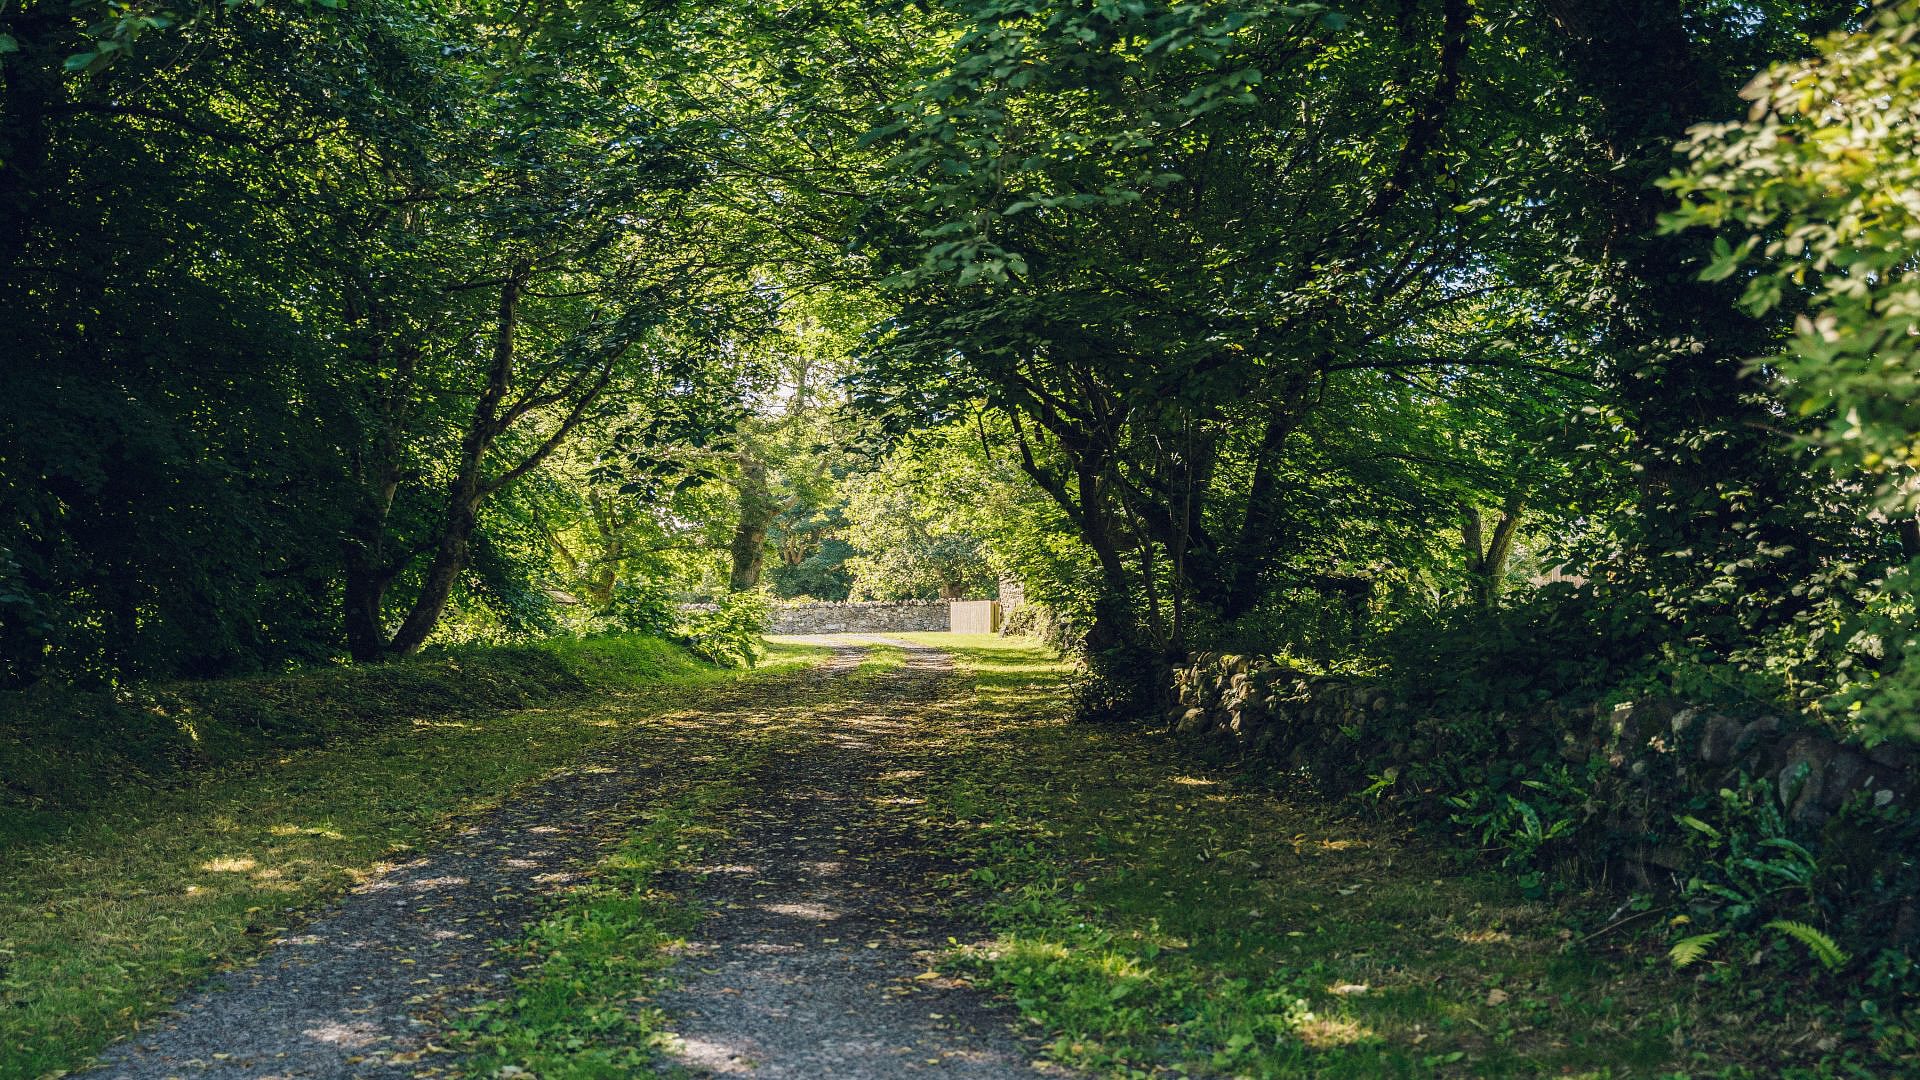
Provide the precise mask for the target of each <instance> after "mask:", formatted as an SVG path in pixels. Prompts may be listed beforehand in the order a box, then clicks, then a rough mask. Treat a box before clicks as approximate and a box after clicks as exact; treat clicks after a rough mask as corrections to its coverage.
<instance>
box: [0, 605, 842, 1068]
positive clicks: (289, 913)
mask: <svg viewBox="0 0 1920 1080" xmlns="http://www.w3.org/2000/svg"><path fill="white" fill-rule="evenodd" d="M550 649H551V653H550V655H552V656H553V657H556V658H557V660H558V662H559V663H560V664H563V665H564V670H566V671H567V672H569V673H571V675H572V677H573V679H574V680H575V682H576V684H577V687H578V689H576V690H573V691H568V692H566V693H564V694H562V695H560V697H561V700H560V702H559V703H557V704H539V705H527V706H525V707H519V708H507V709H502V708H499V707H496V706H494V705H492V704H490V703H487V702H484V701H482V702H477V703H469V704H465V705H462V704H458V702H459V701H460V700H462V699H461V697H460V694H459V692H458V691H457V690H453V691H447V692H446V693H445V694H443V695H442V696H441V697H439V698H437V699H436V700H437V701H439V703H440V704H439V706H437V707H436V711H433V712H426V711H425V710H420V709H415V710H413V712H414V715H412V716H411V717H410V718H409V719H406V720H404V721H398V722H392V723H386V724H381V725H374V726H368V727H366V728H364V729H363V730H362V733H361V734H359V735H357V736H345V735H343V736H341V737H339V738H336V739H334V740H332V741H329V742H326V743H323V744H321V745H316V746H305V747H300V748H295V749H288V750H282V751H277V752H268V753H257V754H253V755H251V756H247V757H244V758H241V759H239V760H238V761H236V762H234V763H232V764H229V765H226V766H224V767H214V768H207V769H202V770H198V771H195V772H193V773H189V774H185V775H184V776H182V777H181V778H180V782H179V783H178V784H177V785H176V786H173V787H168V788H160V789H155V788H143V787H139V786H133V785H127V786H122V787H120V788H117V789H115V790H112V791H109V792H105V793H103V794H101V795H100V796H98V797H97V798H95V799H93V800H91V802H90V805H87V806H86V807H85V808H84V809H79V810H73V811H67V812H63V813H60V814H57V815H52V816H48V817H43V819H42V820H41V822H40V823H39V828H38V833H39V835H40V837H41V839H39V840H38V841H37V842H33V843H18V842H16V843H13V844H10V845H9V846H8V847H7V848H6V849H5V850H4V852H0V1078H3V1080H25V1078H30V1077H37V1076H42V1075H45V1074H48V1073H51V1072H55V1071H57V1070H61V1069H68V1068H72V1067H74V1066H76V1065H77V1064H79V1063H81V1062H83V1061H84V1060H85V1059H86V1058H87V1057H88V1056H89V1055H90V1054H91V1053H93V1052H94V1051H95V1050H97V1049H98V1048H99V1047H100V1046H101V1045H102V1044H104V1043H106V1042H107V1041H109V1040H110V1039H112V1038H114V1037H116V1036H119V1035H122V1034H125V1033H127V1032H130V1031H133V1030H136V1029H137V1027H138V1025H139V1024H140V1023H141V1021H142V1020H143V1019H144V1018H146V1017H148V1016H150V1015H152V1014H153V1013H154V1012H155V1011H156V1010H158V1009H160V1008H162V1007H163V1006H165V1005H166V1004H167V1003H169V1002H171V1001H172V1000H173V999H174V998H176V997H177V996H178V995H179V994H180V993H181V992H183V991H184V990H186V989H187V988H188V987H189V986H191V985H193V984H194V983H196V982H197V981H199V980H200V979H201V978H203V977H204V976H205V975H206V974H207V973H208V972H209V971H211V970H213V969H215V968H217V967H219V966H222V965H225V964H230V963H233V962H235V961H237V960H240V959H242V958H244V957H247V956H249V955H251V954H253V953H255V952H257V951H258V949H259V948H260V946H261V944H262V943H263V942H264V941H265V940H267V939H268V938H269V937H270V936H271V935H272V934H273V933H274V932H275V931H276V930H278V929H281V928H284V927H285V926H287V925H288V924H289V922H290V921H291V920H292V919H293V918H294V917H295V916H296V914H297V913H298V912H299V911H300V910H301V909H304V908H307V907H310V906H312V905H314V904H315V903H317V902H320V901H324V900H326V899H329V898H331V897H333V896H336V895H338V894H339V893H341V892H342V891H344V890H345V889H347V888H349V887H351V886H352V885H353V884H354V883H355V882H357V881H360V880H363V879H364V878H365V877H366V876H367V875H369V874H371V873H373V872H375V871H376V870H377V869H378V867H379V866H380V865H381V864H382V863H383V861H385V860H390V859H392V858H393V857H394V856H396V855H398V854H399V853H401V852H405V851H407V850H409V849H411V848H415V847H418V846H420V845H421V844H423V843H426V842H428V841H429V840H430V839H431V838H432V837H433V836H435V835H436V834H437V833H438V832H439V831H440V830H442V829H444V828H446V827H447V826H448V825H449V824H450V822H451V821H452V820H453V819H455V818H457V817H458V816H461V815H464V814H468V813H472V812H475V811H478V810H482V809H485V808H486V807H488V806H491V805H494V804H496V803H497V802H499V801H500V800H502V799H503V798H504V797H506V796H507V795H508V793H510V792H511V791H512V790H513V789H514V788H515V787H516V786H517V785H520V784H524V783H527V782H530V781H533V780H535V779H537V778H538V777H540V776H541V775H543V774H545V773H547V772H549V771H551V770H553V769H555V768H557V767H559V766H561V765H563V764H565V763H567V762H569V761H571V760H573V759H574V758H576V757H578V756H579V755H580V754H581V753H582V752H583V751H585V750H586V749H587V748H589V747H590V746H592V745H593V744H595V743H598V742H600V741H602V740H605V739H607V738H610V737H612V736H615V735H617V734H621V733H623V732H630V731H633V730H637V729H640V728H644V727H645V725H647V724H648V723H649V721H650V719H651V718H652V717H653V716H655V715H657V714H658V713H659V712H660V711H662V710H663V709H664V708H666V707H668V706H671V705H673V704H675V703H676V702H679V701H683V700H684V698H685V697H686V693H685V692H686V690H687V689H688V688H689V687H694V686H708V685H711V686H718V685H721V684H726V683H731V682H735V681H737V680H739V679H741V678H755V679H758V678H763V677H767V676H778V675H780V674H782V673H786V672H793V671H796V670H798V669H799V668H800V667H801V666H804V665H810V664H811V663H812V662H814V661H815V660H816V659H817V658H818V656H819V655H820V653H821V650H818V649H809V648H807V647H804V646H797V645H775V646H773V648H772V650H771V652H770V653H769V655H768V657H767V659H766V661H764V662H763V663H762V665H761V666H760V668H759V669H757V671H755V672H753V673H742V672H734V671H729V670H725V669H720V668H714V667H711V666H708V665H705V664H701V663H699V662H697V661H693V660H691V659H690V658H687V657H686V656H685V654H683V653H680V652H679V651H678V650H676V649H673V648H671V647H670V646H666V645H664V644H663V643H659V642H655V641H651V640H647V639H631V638H601V639H592V640H589V641H584V642H567V643H561V644H556V645H553V646H550ZM440 670H444V671H445V672H446V673H447V675H448V676H450V677H453V678H459V677H461V676H462V675H463V674H467V673H464V672H462V671H461V669H460V668H459V667H451V666H450V667H445V668H442V669H440ZM328 674H329V675H331V673H328ZM288 692H289V693H291V691H288ZM449 702H452V703H451V704H450V703H449Z"/></svg>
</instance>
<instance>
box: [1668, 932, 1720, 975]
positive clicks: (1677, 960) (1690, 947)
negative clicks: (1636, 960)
mask: <svg viewBox="0 0 1920 1080" xmlns="http://www.w3.org/2000/svg"><path fill="white" fill-rule="evenodd" d="M1725 936H1726V931H1724V930H1716V931H1714V932H1713V933H1711V934H1695V935H1693V936H1692V937H1685V938H1681V939H1680V940H1679V941H1676V942H1674V943H1673V948H1671V949H1668V950H1667V959H1668V960H1670V961H1672V962H1673V966H1674V967H1676V968H1683V967H1686V966H1688V965H1690V964H1692V963H1694V962H1695V961H1697V960H1699V959H1700V958H1701V957H1703V956H1705V955H1707V950H1708V949H1711V948H1713V943H1714V942H1716V941H1719V940H1720V939H1721V938H1723V937H1725Z"/></svg>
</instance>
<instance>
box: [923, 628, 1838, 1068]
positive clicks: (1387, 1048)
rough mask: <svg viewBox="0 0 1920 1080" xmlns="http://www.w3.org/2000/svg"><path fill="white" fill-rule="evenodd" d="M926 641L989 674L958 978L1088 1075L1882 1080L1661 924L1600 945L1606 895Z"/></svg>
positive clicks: (1050, 678)
mask: <svg viewBox="0 0 1920 1080" xmlns="http://www.w3.org/2000/svg"><path fill="white" fill-rule="evenodd" d="M903 636H908V637H916V638H919V639H920V640H923V641H925V642H927V643H930V644H936V645H940V646H941V647H943V648H946V649H948V650H949V651H950V652H952V653H953V654H954V655H955V656H956V658H957V659H958V660H959V661H960V662H961V664H962V665H963V667H964V668H966V669H967V670H968V671H969V672H970V673H971V675H972V676H973V678H974V681H975V684H976V699H975V701H974V702H973V703H971V704H970V705H969V706H966V707H965V708H966V716H965V717H964V718H963V722H960V723H954V724H949V725H945V731H944V737H945V738H947V739H948V740H949V742H950V744H951V745H950V747H949V750H950V752H949V753H947V754H946V755H944V756H945V758H946V760H947V761H949V762H951V763H952V767H951V768H949V769H947V770H945V775H944V777H943V779H942V780H941V781H940V782H939V783H937V784H936V785H935V787H934V790H933V792H931V797H930V798H929V801H928V808H929V822H928V824H929V825H930V826H932V827H934V828H936V829H939V830H940V831H941V832H942V834H943V835H945V836H947V837H948V838H949V842H950V844H951V847H952V853H953V855H954V856H955V857H956V858H958V859H960V860H962V861H963V862H965V863H966V864H968V865H970V866H972V867H973V869H972V871H971V873H970V874H968V875H966V876H964V877H963V878H962V880H961V881H960V882H958V883H957V884H958V885H959V886H961V888H963V889H964V890H965V895H964V899H963V901H962V902H963V903H965V904H967V905H969V906H971V907H972V908H973V910H976V911H978V912H979V913H980V915H981V916H982V917H983V918H984V920H985V921H986V923H987V925H988V927H989V929H990V931H991V933H990V936H989V937H988V938H987V939H986V940H983V941H979V942H974V943H971V944H969V945H966V946H964V947H961V948H958V949H956V950H955V951H954V952H953V953H952V955H951V956H950V957H949V969H950V970H952V971H955V972H959V973H963V974H965V975H967V976H968V977H970V978H972V979H973V980H974V981H975V982H976V983H977V984H979V985H981V986H983V987H984V988H987V989H989V990H991V991H993V992H995V993H998V994H1000V995H1004V996H1005V997H1007V998H1009V999H1011V1000H1012V1001H1013V1002H1014V1003H1015V1004H1016V1005H1017V1007H1018V1008H1019V1009H1020V1011H1021V1012H1022V1013H1023V1014H1024V1015H1025V1016H1026V1017H1027V1018H1028V1019H1029V1020H1030V1021H1032V1022H1034V1023H1036V1024H1038V1025H1039V1026H1041V1027H1042V1028H1044V1029H1045V1030H1046V1031H1047V1032H1048V1034H1049V1036H1050V1037H1051V1038H1052V1043H1051V1053H1052V1055H1053V1056H1054V1057H1055V1058H1056V1059H1058V1060H1060V1061H1062V1062H1064V1063H1067V1064H1071V1065H1074V1066H1077V1067H1080V1068H1084V1069H1087V1070H1089V1071H1091V1072H1093V1073H1095V1074H1097V1075H1104V1076H1123V1077H1146V1076H1169V1075H1225V1076H1235V1077H1241V1076H1245V1077H1289V1076H1315V1077H1375V1076H1407V1077H1420V1076H1475V1077H1480V1076H1545V1075H1551V1076H1579V1077H1624V1076H1666V1077H1685V1076H1726V1077H1747V1076H1781V1075H1797V1076H1807V1077H1814V1076H1829V1075H1835V1076H1843V1075H1875V1074H1874V1073H1873V1072H1872V1071H1871V1070H1864V1071H1863V1069H1862V1067H1860V1066H1859V1065H1857V1064H1855V1065H1849V1064H1848V1063H1846V1062H1844V1061H1841V1060H1835V1059H1831V1058H1830V1057H1829V1055H1828V1051H1829V1050H1831V1048H1832V1042H1831V1039H1832V1036H1833V1034H1834V1032H1833V1031H1832V1030H1831V1028H1830V1027H1827V1026H1824V1025H1826V1024H1827V1021H1824V1020H1822V1019H1821V1018H1819V1017H1817V1016H1807V1015H1805V1014H1801V1015H1798V1016H1796V1015H1794V1014H1793V1013H1792V1012H1791V1011H1790V1009H1788V1008H1786V1007H1783V1005H1782V1001H1781V999H1782V995H1781V994H1780V993H1778V988H1773V990H1770V991H1767V992H1766V993H1762V990H1761V989H1760V988H1755V987H1751V986H1747V987H1741V988H1739V989H1738V990H1737V991H1736V990H1734V989H1730V988H1727V987H1721V986H1715V985H1712V984H1710V983H1709V982H1707V981H1705V980H1701V979H1697V978H1694V977H1691V975H1690V974H1689V975H1679V974H1675V973H1673V972H1671V971H1670V970H1669V969H1668V965H1667V963H1666V960H1665V957H1664V945H1663V943H1662V942H1661V941H1660V940H1659V938H1658V935H1657V934H1651V933H1649V934H1648V936H1647V937H1645V938H1642V937H1639V936H1636V934H1635V933H1634V932H1632V931H1630V930H1623V931H1621V932H1618V933H1613V934H1603V935H1600V936H1598V937H1595V938H1592V939H1588V934H1589V933H1591V929H1590V928H1591V927H1593V926H1595V925H1597V923H1598V920H1597V919H1596V912H1595V910H1593V909H1592V908H1591V907H1589V906H1583V905H1582V904H1580V903H1578V902H1570V903H1568V904H1567V905H1564V906H1553V905H1549V904H1544V903H1539V902H1531V901H1527V900H1525V899H1524V898H1522V897H1521V896H1520V895H1519V893H1518V891H1517V890H1516V889H1515V888H1514V887H1513V886H1512V884H1511V883H1510V882H1508V881H1505V880H1503V879H1501V878H1500V877H1499V876H1498V875H1495V874H1491V873H1488V872H1485V871H1482V870H1479V869H1475V868H1472V867H1471V865H1470V863H1469V861H1468V860H1466V859H1463V858H1459V857H1453V856H1449V855H1447V854H1446V853H1443V852H1438V851H1435V850H1433V849H1432V848H1431V847H1430V846H1428V845H1427V844H1424V843H1422V842H1420V841H1419V840H1417V839H1415V838H1413V837H1411V836H1409V835H1407V834H1405V833H1404V832H1403V831H1402V830H1401V829H1399V828H1398V827H1397V826H1395V825H1394V824H1393V823H1391V822H1383V821H1378V820H1370V819H1368V818H1366V817H1363V816H1360V815H1358V814H1355V813H1351V812H1347V811H1344V810H1342V809H1341V808H1339V807H1333V806H1328V805H1325V804H1322V803H1319V802H1317V801H1315V800H1313V799H1310V798H1307V797H1305V796H1300V797H1290V796H1289V795H1288V793H1286V792H1284V791H1276V790H1275V789H1274V788H1273V787H1272V786H1271V784H1270V783H1268V782H1256V781H1254V780H1253V779H1252V778H1251V777H1248V776H1245V775H1242V774H1241V773H1239V772H1237V771H1235V770H1233V769H1231V768H1224V767H1210V766H1206V765H1203V764H1201V763H1199V762H1196V761H1195V760H1194V759H1193V758H1192V757H1191V756H1190V755H1186V754H1183V753H1182V752H1181V750H1180V748H1179V747H1177V746H1176V745H1174V744H1172V743H1169V742H1168V741H1166V740H1165V739H1163V738H1160V737H1157V736H1153V735H1149V734H1144V733H1140V732H1135V731H1127V730H1119V729H1113V728H1102V727H1092V726H1086V725H1078V724H1070V723H1068V722H1066V720H1065V714H1064V705H1063V704H1062V703H1061V701H1060V697H1061V695H1059V693H1058V686H1059V680H1060V677H1061V675H1062V669H1061V665H1060V664H1059V663H1058V662H1056V661H1054V660H1053V659H1051V658H1050V656H1049V655H1048V654H1047V653H1046V652H1045V651H1044V650H1043V649H1041V648H1039V647H1037V646H1033V645H1030V644H1026V643H1022V642H1019V641H1007V640H997V639H993V638H957V637H953V636H948V635H924V636H922V635H903ZM1463 866H1465V867H1467V868H1465V869H1463ZM1599 914H1601V915H1604V912H1603V911H1602V912H1600V913H1599ZM1642 925H1644V924H1642ZM1784 997H1785V999H1786V1000H1788V1001H1790V1000H1791V998H1792V997H1793V991H1792V990H1791V989H1789V990H1788V992H1787V993H1786V994H1785V995H1784Z"/></svg>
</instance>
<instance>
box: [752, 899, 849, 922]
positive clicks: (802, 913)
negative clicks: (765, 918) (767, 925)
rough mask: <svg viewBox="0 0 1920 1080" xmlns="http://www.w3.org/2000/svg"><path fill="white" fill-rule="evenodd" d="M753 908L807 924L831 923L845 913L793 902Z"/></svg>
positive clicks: (817, 905)
mask: <svg viewBox="0 0 1920 1080" xmlns="http://www.w3.org/2000/svg"><path fill="white" fill-rule="evenodd" d="M755 906H756V907H758V908H759V909H760V910H761V911H765V912H767V913H769V914H772V915H785V916H786V917H788V918H790V919H804V920H806V921H808V922H832V921H834V920H835V919H839V918H842V917H844V916H845V915H846V912H844V911H840V910H838V909H836V908H830V907H827V906H826V905H825V904H808V903H799V902H795V903H775V904H757V905H755Z"/></svg>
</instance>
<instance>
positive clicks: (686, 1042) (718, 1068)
mask: <svg viewBox="0 0 1920 1080" xmlns="http://www.w3.org/2000/svg"><path fill="white" fill-rule="evenodd" d="M669 1052H670V1053H671V1054H672V1055H673V1056H674V1057H675V1058H678V1059H679V1060H680V1063H681V1064H683V1065H686V1066H688V1067H690V1068H695V1069H704V1070H706V1071H707V1072H710V1073H717V1074H719V1075H721V1076H747V1075H750V1074H752V1073H753V1071H754V1062H753V1060H752V1059H751V1058H749V1057H748V1056H747V1055H746V1052H745V1048H743V1047H741V1046H738V1045H734V1044H729V1043H723V1042H720V1041H718V1040H715V1039H694V1038H687V1037H686V1036H675V1037H674V1039H673V1042H672V1045H671V1046H670V1048H669Z"/></svg>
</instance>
